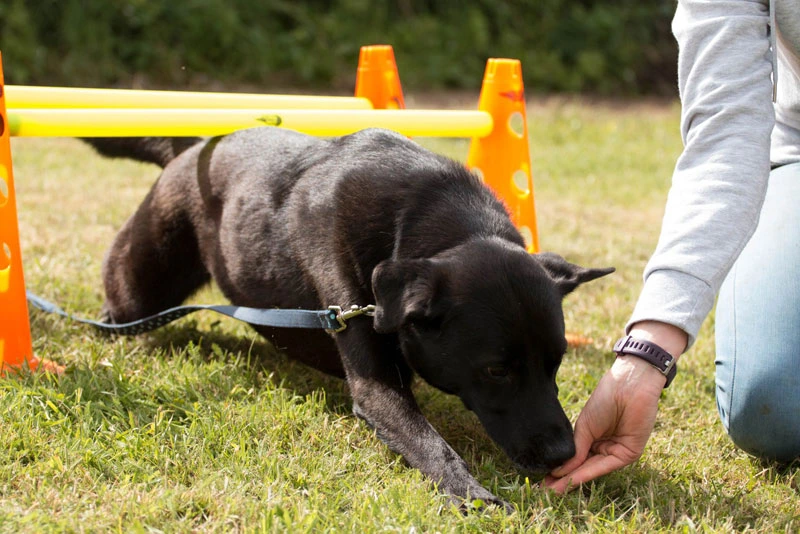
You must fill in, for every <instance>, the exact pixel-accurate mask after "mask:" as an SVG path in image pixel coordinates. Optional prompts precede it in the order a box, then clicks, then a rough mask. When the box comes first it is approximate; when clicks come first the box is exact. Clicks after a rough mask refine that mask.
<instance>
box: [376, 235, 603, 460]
mask: <svg viewBox="0 0 800 534" xmlns="http://www.w3.org/2000/svg"><path fill="white" fill-rule="evenodd" d="M613 271H614V269H613V268H608V269H586V268H583V267H579V266H577V265H573V264H571V263H568V262H567V261H566V260H564V259H563V258H561V257H560V256H558V255H556V254H552V253H542V254H533V255H531V254H528V253H527V252H525V251H524V250H523V249H522V248H521V247H518V246H512V245H510V244H507V243H505V242H502V241H500V240H489V239H487V240H476V241H472V242H469V243H466V244H464V245H461V246H459V247H457V248H455V249H451V250H449V251H447V252H445V253H443V254H440V255H438V256H436V257H434V258H430V259H409V260H391V259H390V260H385V261H383V262H382V263H380V264H379V265H378V266H377V268H376V269H375V271H374V272H373V276H372V288H373V291H374V294H375V301H376V313H375V320H374V321H375V323H374V324H375V330H376V331H378V332H380V333H397V334H398V336H399V339H400V343H401V347H402V351H403V354H404V356H405V358H406V360H407V361H408V364H409V365H410V366H411V367H412V368H413V369H414V370H415V372H417V374H419V375H420V376H421V377H422V378H423V379H424V380H425V381H427V382H428V383H429V384H431V385H433V386H434V387H437V388H439V389H441V390H443V391H445V392H448V393H453V394H455V395H458V396H459V397H460V398H461V400H462V401H463V402H464V404H465V405H466V406H467V408H469V409H471V410H472V411H474V412H475V414H476V415H477V416H478V418H479V419H480V420H481V423H482V424H483V426H484V428H486V431H487V432H488V434H489V435H490V436H491V437H492V439H494V440H495V441H496V442H497V443H498V444H499V445H500V446H501V447H502V448H503V449H504V450H505V451H506V453H507V454H508V455H509V457H510V458H511V459H512V460H513V461H514V462H516V463H517V464H518V465H520V466H521V467H523V468H525V469H527V470H531V471H538V472H542V471H546V470H549V469H550V468H553V467H556V466H558V465H560V464H562V463H563V462H564V461H566V460H567V459H569V458H570V457H572V456H573V455H574V444H573V439H572V426H571V424H570V422H569V419H568V418H567V417H566V415H565V414H564V410H563V409H562V407H561V405H560V404H559V402H558V388H557V386H556V371H557V370H558V367H559V365H560V364H561V359H562V357H563V355H564V353H565V352H566V350H567V342H566V340H565V336H564V315H563V312H562V307H561V301H562V299H563V297H564V296H565V295H567V294H568V293H570V292H571V291H572V290H573V289H575V288H576V287H577V286H578V285H580V284H582V283H584V282H588V281H590V280H594V279H595V278H599V277H601V276H604V275H606V274H609V273H611V272H613Z"/></svg>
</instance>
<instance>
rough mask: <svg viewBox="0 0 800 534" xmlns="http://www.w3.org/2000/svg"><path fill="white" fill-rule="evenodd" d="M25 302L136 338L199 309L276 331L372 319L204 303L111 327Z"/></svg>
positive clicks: (349, 312) (331, 311)
mask: <svg viewBox="0 0 800 534" xmlns="http://www.w3.org/2000/svg"><path fill="white" fill-rule="evenodd" d="M26 294H27V297H28V302H30V303H31V304H32V305H33V306H34V307H36V308H38V309H40V310H42V311H44V312H47V313H54V314H56V315H60V316H62V317H66V318H68V319H72V320H73V321H77V322H79V323H83V324H88V325H91V326H93V327H95V328H97V329H99V330H102V331H103V332H107V333H109V334H116V335H120V336H135V335H137V334H142V333H144V332H149V331H151V330H155V329H156V328H160V327H162V326H164V325H165V324H167V323H171V322H172V321H175V320H177V319H180V318H181V317H184V316H186V315H189V314H190V313H194V312H197V311H201V310H210V311H213V312H217V313H220V314H222V315H227V316H228V317H232V318H234V319H237V320H239V321H243V322H245V323H249V324H251V325H255V326H275V327H278V328H323V329H325V330H327V331H329V332H341V331H342V330H344V329H345V328H347V321H348V320H349V319H352V318H353V317H357V316H359V315H366V316H372V315H373V314H374V312H375V306H374V305H372V304H370V305H368V306H351V307H350V309H345V310H343V309H342V308H341V307H340V306H329V307H328V309H326V310H288V309H262V308H248V307H245V306H218V305H207V304H194V305H190V306H177V307H175V308H170V309H168V310H164V311H162V312H159V313H157V314H155V315H151V316H149V317H145V318H143V319H139V320H137V321H131V322H129V323H120V324H111V323H101V322H100V321H92V320H91V319H82V318H79V317H75V316H74V315H70V314H69V313H67V312H65V311H64V310H62V309H61V308H59V307H58V306H57V305H55V304H53V303H52V302H50V301H48V300H45V299H43V298H42V297H39V296H37V295H34V294H33V293H31V292H30V291H27V292H26Z"/></svg>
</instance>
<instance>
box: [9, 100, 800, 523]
mask: <svg viewBox="0 0 800 534" xmlns="http://www.w3.org/2000/svg"><path fill="white" fill-rule="evenodd" d="M528 113H529V129H530V134H531V148H532V160H533V168H534V173H535V192H536V204H537V210H538V220H539V230H540V241H541V245H542V248H543V249H545V250H553V251H556V252H559V253H561V254H563V255H565V256H566V257H567V258H568V259H570V260H573V261H575V262H578V263H581V264H584V265H591V266H607V265H614V266H616V267H617V269H618V271H617V273H615V274H614V275H612V276H610V277H607V278H604V279H602V280H600V281H597V282H593V283H591V284H588V285H586V286H585V287H582V288H580V289H579V290H577V291H576V292H575V293H574V294H572V295H570V296H569V297H567V299H566V301H565V312H566V320H567V327H568V330H569V331H571V332H576V333H580V334H583V335H587V336H591V337H592V338H594V340H595V341H594V343H593V344H592V345H589V346H586V347H582V348H580V349H573V350H570V352H569V353H568V354H567V355H566V358H565V360H564V364H563V366H562V370H561V371H560V374H559V383H560V386H561V397H562V402H563V403H564V405H565V408H566V410H567V413H568V415H569V416H570V417H571V418H572V419H573V420H574V418H575V417H576V416H577V414H578V413H579V411H580V408H581V406H582V405H583V403H584V402H585V401H586V399H587V398H588V396H589V394H590V393H591V391H592V389H593V387H594V385H595V384H596V383H597V380H598V379H599V377H600V376H601V375H602V373H603V372H604V371H605V369H607V368H608V366H609V365H610V364H611V361H612V355H611V352H610V346H611V343H612V341H613V339H615V338H616V337H617V336H618V335H619V334H620V332H621V330H622V327H623V325H624V323H625V321H626V319H627V317H628V314H629V313H630V312H631V310H632V306H633V303H634V301H635V298H636V296H637V292H638V290H639V288H640V285H641V272H642V269H643V267H644V264H645V262H646V261H647V258H648V256H649V254H650V252H651V251H652V249H653V247H654V246H655V242H656V238H657V235H658V230H659V225H660V219H661V215H662V204H663V199H664V198H665V194H666V191H667V188H668V184H669V179H670V174H671V169H672V166H673V164H674V161H675V158H676V156H677V155H678V153H679V150H680V139H679V137H678V108H677V106H676V105H674V104H659V103H652V102H650V103H632V104H629V105H621V104H614V105H612V104H604V103H594V104H586V103H581V102H577V101H569V100H566V101H565V100H551V101H542V102H533V103H531V104H530V105H529V107H528ZM12 144H13V154H14V170H15V179H16V190H17V196H18V208H19V212H20V226H21V228H20V231H21V235H22V245H23V257H24V262H25V275H26V283H27V286H28V288H29V289H31V290H33V291H34V292H36V293H38V294H41V295H43V296H45V297H46V298H50V299H52V300H55V301H56V302H58V303H60V304H61V305H62V306H63V307H65V308H66V309H68V310H69V311H71V312H74V313H77V314H80V315H83V316H96V315H97V313H98V311H99V309H100V305H101V303H102V298H103V295H102V288H101V282H100V266H101V262H102V259H103V254H104V251H105V249H106V247H107V246H108V244H109V243H110V241H111V239H112V238H113V236H114V233H115V231H116V230H117V229H118V228H119V227H120V225H121V224H122V222H123V221H124V220H125V219H126V218H127V216H128V215H129V214H130V213H131V212H132V211H133V209H134V208H135V206H136V205H137V204H138V202H139V201H140V199H141V198H142V197H143V196H144V195H145V193H146V191H147V189H148V187H149V186H150V184H152V182H153V181H154V179H155V177H156V176H157V169H156V168H155V167H152V166H148V165H144V164H135V163H131V162H126V161H109V160H104V159H101V158H99V157H96V156H94V155H93V153H92V152H91V151H90V150H89V149H88V148H86V147H85V146H83V145H82V144H81V143H79V142H78V141H75V140H62V139H14V140H13V143H12ZM424 144H426V145H428V146H430V147H431V148H433V149H435V150H437V151H441V152H444V153H447V154H449V155H452V156H454V157H456V158H459V159H463V158H464V156H465V154H466V148H467V143H466V142H465V141H444V140H426V141H424ZM194 300H195V301H197V302H221V301H222V300H223V299H222V297H221V295H220V294H219V292H218V291H217V290H216V289H214V288H209V289H206V290H203V291H202V292H201V293H200V294H198V295H197V296H196V297H195V298H194ZM31 317H32V332H33V338H34V348H35V351H36V353H37V354H38V355H39V356H41V357H47V358H51V359H54V360H57V361H59V362H61V363H64V364H66V365H67V368H68V370H67V373H66V374H65V375H64V376H61V377H59V378H54V377H51V376H47V375H40V374H33V375H26V376H22V377H19V378H14V379H0V414H1V417H2V419H0V428H1V429H2V430H0V531H2V532H83V531H85V532H107V531H121V532H230V531H256V532H262V531H290V532H319V531H337V532H484V531H490V532H516V531H532V532H536V531H600V532H650V531H683V532H693V531H703V532H726V531H731V532H733V531H736V532H738V531H747V530H752V531H761V532H773V531H797V530H800V520H799V519H798V517H800V496H799V495H798V480H799V479H800V474H798V469H797V467H796V466H795V467H792V468H789V469H778V468H777V467H775V466H771V465H764V464H762V463H760V462H758V461H756V460H753V459H751V458H749V457H748V456H747V455H745V454H744V453H742V452H740V451H738V450H736V449H735V448H734V447H733V446H732V444H731V443H730V442H729V440H728V439H727V437H726V436H725V434H724V431H723V429H722V426H721V424H720V423H719V420H718V417H717V414H716V408H715V401H714V377H713V371H714V363H713V359H714V356H713V320H709V321H706V324H705V325H704V329H703V332H702V335H701V337H700V339H699V341H698V342H697V344H696V345H695V347H694V348H693V349H692V351H691V352H690V353H689V354H688V355H686V356H685V357H684V358H682V360H681V369H680V373H679V374H678V378H677V379H676V381H675V383H674V385H673V386H671V387H670V389H669V390H668V391H667V392H666V393H665V395H664V398H663V400H662V404H661V413H660V415H659V419H658V423H657V426H656V429H655V433H654V435H653V437H652V439H651V441H650V443H649V445H648V448H647V450H646V452H645V454H644V456H643V457H642V459H641V460H640V461H639V462H638V463H637V464H635V465H634V466H631V467H629V468H627V469H624V470H622V471H620V472H617V473H614V474H611V475H609V476H607V477H604V478H602V479H600V480H598V481H595V482H594V483H591V484H589V485H587V486H586V487H584V488H582V489H581V490H579V491H576V492H573V493H571V494H569V495H567V496H558V495H555V494H551V493H548V492H546V491H543V490H541V489H539V488H538V487H537V485H536V481H528V480H526V479H525V478H523V477H521V476H520V475H519V474H518V473H517V472H515V470H514V468H513V467H512V465H511V464H510V462H509V461H508V460H507V458H506V457H505V456H504V455H503V453H502V452H501V451H500V450H499V449H498V448H497V447H496V446H495V445H494V444H493V443H492V442H491V441H490V440H489V439H488V438H487V437H486V435H485V433H484V432H483V430H482V429H481V427H480V425H479V424H478V422H477V420H476V419H475V417H474V416H473V415H472V414H470V413H468V412H467V411H465V410H464V408H463V407H462V406H461V404H460V403H459V402H458V401H457V400H456V399H454V398H452V397H449V396H447V395H445V394H443V393H440V392H438V391H436V390H433V389H431V388H429V387H427V386H426V385H424V384H417V385H416V391H417V394H418V398H419V400H420V403H421V405H422V408H423V410H424V411H425V413H426V415H428V417H429V419H430V420H431V422H432V423H433V424H434V426H435V427H436V428H438V429H439V430H440V432H441V434H442V435H443V436H444V437H445V438H446V439H447V440H448V441H449V442H450V443H451V444H452V445H453V447H454V448H455V449H456V450H457V451H458V452H459V453H460V454H461V455H462V456H463V457H464V458H465V459H466V461H467V463H468V464H469V465H470V467H471V469H472V471H473V473H475V475H476V476H477V478H478V479H479V481H480V482H481V483H482V484H484V485H485V486H486V487H488V488H490V489H491V490H492V491H494V492H496V493H497V494H498V495H500V496H501V497H503V498H504V499H506V500H508V501H509V502H511V503H512V504H513V505H514V506H515V508H516V510H517V511H516V512H515V513H513V514H511V515H507V514H505V513H504V512H502V511H500V510H496V509H489V510H487V511H484V512H470V513H467V514H461V513H459V512H457V511H455V510H454V509H453V508H452V507H450V506H449V505H448V504H447V502H446V500H445V499H443V498H442V497H441V496H440V495H438V494H437V493H436V491H435V490H434V488H433V487H432V484H430V483H429V481H427V480H426V479H425V478H424V477H423V476H422V475H421V474H420V473H418V472H417V471H415V470H413V469H411V468H409V467H408V466H407V465H406V464H405V463H404V462H403V461H402V459H401V458H399V457H398V456H396V455H394V454H392V453H391V452H389V451H388V450H387V449H386V447H385V446H384V445H383V444H382V443H381V442H380V441H379V440H378V439H377V438H376V437H375V436H374V434H373V433H372V432H371V431H370V430H369V429H368V428H366V426H365V425H364V424H363V423H361V422H359V421H358V420H357V419H356V418H355V417H354V416H352V415H351V413H350V402H349V398H348V395H347V391H346V388H345V387H344V385H343V384H342V383H341V382H339V381H337V380H335V379H331V378H328V377H325V376H323V375H320V374H319V373H316V372H314V371H312V370H309V369H307V368H305V367H303V366H302V365H299V364H296V363H293V362H292V361H290V360H289V359H287V358H286V357H285V356H283V355H281V354H278V353H276V352H275V351H274V350H273V349H272V348H271V347H270V346H269V345H268V344H267V343H265V342H263V341H262V340H261V339H259V338H258V337H256V336H255V335H254V334H253V333H252V332H251V331H250V330H249V328H248V327H247V326H246V325H242V324H238V323H235V322H233V321H229V320H227V319H220V318H219V317H218V316H213V315H201V314H198V315H196V316H193V318H188V319H184V320H182V321H179V322H178V323H174V324H173V325H171V326H169V327H166V328H163V329H161V330H159V331H156V332H155V333H153V334H150V335H145V336H141V337H136V338H122V339H112V338H106V337H104V336H101V335H98V334H96V333H95V332H93V331H92V330H90V329H89V328H86V327H82V326H79V325H76V324H74V323H70V322H67V321H65V320H63V319H60V318H56V317H53V316H46V315H43V314H40V313H38V312H32V313H31Z"/></svg>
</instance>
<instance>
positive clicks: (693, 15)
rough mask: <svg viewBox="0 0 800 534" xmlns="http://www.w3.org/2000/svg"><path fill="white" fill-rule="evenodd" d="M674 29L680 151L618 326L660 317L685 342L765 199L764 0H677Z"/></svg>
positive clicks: (768, 108) (768, 68)
mask: <svg viewBox="0 0 800 534" xmlns="http://www.w3.org/2000/svg"><path fill="white" fill-rule="evenodd" d="M672 29H673V32H674V34H675V37H676V38H677V41H678V46H679V56H678V83H679V90H680V96H681V103H682V116H681V135H682V137H683V142H684V151H683V153H682V155H681V156H680V158H679V159H678V162H677V164H676V167H675V172H674V174H673V179H672V188H671V189H670V192H669V196H668V199H667V205H666V210H665V214H664V219H663V221H662V227H661V235H660V237H659V241H658V245H657V247H656V250H655V253H654V254H653V256H652V257H651V258H650V261H649V262H648V264H647V266H646V268H645V272H644V287H643V289H642V292H641V294H640V296H639V300H638V302H637V304H636V307H635V309H634V312H633V315H632V317H631V318H630V320H629V322H628V326H627V328H626V330H630V328H631V326H632V325H633V323H635V322H637V321H642V320H657V321H662V322H665V323H669V324H672V325H675V326H677V327H679V328H681V329H683V330H684V331H685V332H686V333H687V334H688V335H689V345H690V346H691V344H692V343H694V340H695V339H696V337H697V332H698V330H699V329H700V325H701V323H702V322H703V320H704V319H705V317H706V316H707V315H708V313H709V312H710V311H711V308H712V307H713V305H714V298H715V296H716V294H717V292H718V291H719V288H720V286H721V285H722V281H723V279H724V277H725V275H726V274H727V273H728V271H729V270H730V268H731V266H732V264H733V262H734V261H735V260H736V258H737V256H738V255H739V253H740V252H741V250H742V248H744V246H745V244H746V243H747V241H748V239H749V238H750V236H751V235H752V234H753V232H754V231H755V226H756V224H757V222H758V216H759V212H760V209H761V204H762V203H763V200H764V194H765V191H766V185H767V179H768V177H769V170H770V154H769V149H770V133H771V131H772V128H773V125H774V123H775V115H774V110H773V106H772V90H773V86H772V81H771V79H770V75H771V73H772V59H771V53H770V39H769V2H768V1H767V0H681V1H680V2H679V5H678V8H677V11H676V13H675V18H674V19H673V26H672Z"/></svg>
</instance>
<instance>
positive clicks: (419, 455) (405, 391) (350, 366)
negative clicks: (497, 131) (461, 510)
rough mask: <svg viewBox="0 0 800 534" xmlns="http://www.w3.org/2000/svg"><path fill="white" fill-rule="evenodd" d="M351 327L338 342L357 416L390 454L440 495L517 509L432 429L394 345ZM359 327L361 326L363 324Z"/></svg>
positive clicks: (367, 331) (362, 328) (365, 330)
mask: <svg viewBox="0 0 800 534" xmlns="http://www.w3.org/2000/svg"><path fill="white" fill-rule="evenodd" d="M353 326H354V327H353V328H352V329H351V328H348V330H347V331H346V332H343V333H342V334H339V336H338V339H337V343H338V344H339V349H340V350H341V354H342V357H343V359H344V363H345V369H346V371H347V383H348V386H349V387H350V394H351V396H352V398H353V411H354V412H355V414H356V415H357V416H358V417H360V418H362V419H364V420H365V421H366V422H367V424H369V425H370V426H371V427H372V428H373V429H374V430H375V432H376V433H377V435H378V437H379V438H380V439H381V440H382V441H383V442H384V443H386V444H387V445H388V446H389V448H390V449H392V450H393V451H395V452H397V453H399V454H401V455H402V456H403V457H404V458H405V459H406V461H407V462H408V463H409V464H410V465H411V466H412V467H414V468H416V469H419V470H420V471H422V472H423V473H424V474H425V475H426V476H428V477H429V478H430V479H431V480H433V481H434V482H436V483H437V484H438V487H439V490H441V491H442V492H444V493H446V494H448V495H450V496H454V497H457V498H458V499H457V500H458V501H459V502H458V504H459V505H462V504H463V501H461V499H467V501H470V500H474V499H480V500H482V501H484V502H485V503H489V504H497V505H500V506H503V507H505V509H506V510H508V511H511V510H513V508H511V506H510V505H509V504H508V503H506V502H504V501H503V500H501V499H499V498H498V497H496V496H494V495H493V494H492V493H491V492H490V491H488V490H487V489H485V488H484V487H483V486H481V485H480V484H479V483H478V481H477V480H475V478H474V477H473V476H472V475H471V474H470V472H469V469H468V467H467V464H466V462H465V461H464V460H463V459H462V458H461V457H460V456H459V455H458V454H457V453H456V452H455V451H454V450H453V449H452V448H451V447H450V445H448V443H447V442H446V441H445V440H444V438H442V437H441V436H440V435H439V433H438V432H436V430H435V429H434V428H433V426H431V424H430V423H429V422H428V420H427V419H426V418H425V416H424V415H423V414H422V412H421V411H420V409H419V406H418V405H417V402H416V400H415V399H414V396H413V394H412V392H411V383H410V382H411V380H410V379H411V373H410V372H409V370H408V368H407V366H406V365H405V364H404V363H403V362H402V356H401V355H400V353H399V351H398V350H397V348H396V340H395V341H393V342H391V343H387V342H386V341H388V340H387V338H391V336H377V335H376V334H374V333H373V332H371V331H369V330H368V327H367V325H364V326H365V327H366V328H365V327H361V328H359V327H357V326H355V325H353ZM359 326H360V325H359Z"/></svg>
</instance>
